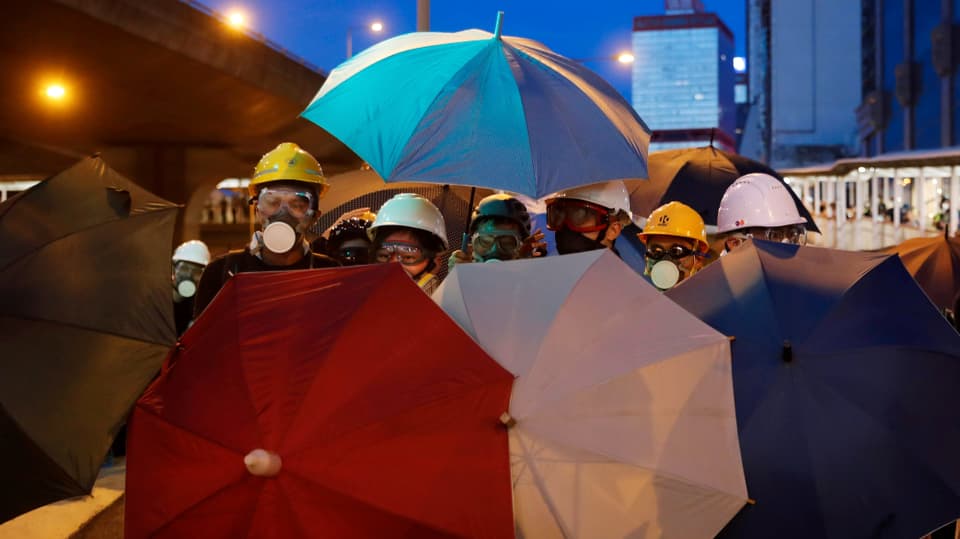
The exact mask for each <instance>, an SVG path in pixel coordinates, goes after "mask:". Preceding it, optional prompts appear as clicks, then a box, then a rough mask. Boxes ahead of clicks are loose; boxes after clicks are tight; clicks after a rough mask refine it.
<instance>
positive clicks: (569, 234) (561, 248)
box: [555, 228, 607, 255]
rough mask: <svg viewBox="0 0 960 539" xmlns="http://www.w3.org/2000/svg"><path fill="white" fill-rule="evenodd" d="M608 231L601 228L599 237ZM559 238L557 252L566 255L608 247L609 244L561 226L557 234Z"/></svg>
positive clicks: (557, 238)
mask: <svg viewBox="0 0 960 539" xmlns="http://www.w3.org/2000/svg"><path fill="white" fill-rule="evenodd" d="M605 233H606V231H605V230H601V231H600V233H599V234H598V235H597V238H602V237H604V235H605ZM555 237H556V240H557V252H558V253H560V254H562V255H566V254H571V253H582V252H584V251H596V250H597V249H606V248H607V246H606V245H604V244H603V243H601V242H600V241H599V240H591V239H590V238H588V237H586V236H584V235H583V234H581V233H579V232H574V231H572V230H570V229H567V228H561V229H560V230H557V231H556V234H555Z"/></svg>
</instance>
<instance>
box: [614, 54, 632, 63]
mask: <svg viewBox="0 0 960 539" xmlns="http://www.w3.org/2000/svg"><path fill="white" fill-rule="evenodd" d="M633 60H634V57H633V53H631V52H627V51H624V52H621V53H620V54H618V55H617V61H618V62H620V63H621V64H632V63H633Z"/></svg>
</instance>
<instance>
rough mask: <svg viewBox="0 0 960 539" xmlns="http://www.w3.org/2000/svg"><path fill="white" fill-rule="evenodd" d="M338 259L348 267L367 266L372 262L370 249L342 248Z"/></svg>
mask: <svg viewBox="0 0 960 539" xmlns="http://www.w3.org/2000/svg"><path fill="white" fill-rule="evenodd" d="M337 258H339V259H340V261H341V262H343V263H344V264H346V265H348V266H355V265H359V264H366V263H368V262H369V261H370V249H368V248H367V247H341V248H340V249H339V250H337ZM387 258H388V259H389V257H387Z"/></svg>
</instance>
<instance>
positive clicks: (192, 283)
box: [173, 260, 203, 302]
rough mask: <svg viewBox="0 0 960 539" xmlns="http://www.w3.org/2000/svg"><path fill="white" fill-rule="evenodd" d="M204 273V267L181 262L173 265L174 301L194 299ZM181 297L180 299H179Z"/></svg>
mask: <svg viewBox="0 0 960 539" xmlns="http://www.w3.org/2000/svg"><path fill="white" fill-rule="evenodd" d="M202 273H203V266H200V265H198V264H193V263H190V262H187V261H185V260H180V261H178V262H176V263H175V264H174V265H173V288H174V290H176V292H177V293H176V295H175V296H174V300H176V301H178V302H179V301H180V300H181V299H186V298H192V297H193V296H194V294H196V293H197V283H198V282H199V281H200V276H201V275H202ZM177 296H179V297H177Z"/></svg>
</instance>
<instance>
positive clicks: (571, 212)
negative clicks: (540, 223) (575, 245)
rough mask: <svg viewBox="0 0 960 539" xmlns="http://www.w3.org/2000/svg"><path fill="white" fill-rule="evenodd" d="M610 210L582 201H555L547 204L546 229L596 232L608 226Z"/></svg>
mask: <svg viewBox="0 0 960 539" xmlns="http://www.w3.org/2000/svg"><path fill="white" fill-rule="evenodd" d="M610 213H611V212H610V210H609V209H607V208H604V207H603V206H598V205H596V204H591V203H589V202H585V201H583V200H571V199H557V200H552V201H550V203H548V204H547V228H548V229H550V230H560V229H561V228H563V227H564V226H566V228H567V229H569V230H572V231H574V232H596V231H598V230H603V229H604V228H607V226H609V225H610Z"/></svg>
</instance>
